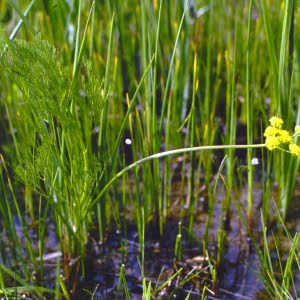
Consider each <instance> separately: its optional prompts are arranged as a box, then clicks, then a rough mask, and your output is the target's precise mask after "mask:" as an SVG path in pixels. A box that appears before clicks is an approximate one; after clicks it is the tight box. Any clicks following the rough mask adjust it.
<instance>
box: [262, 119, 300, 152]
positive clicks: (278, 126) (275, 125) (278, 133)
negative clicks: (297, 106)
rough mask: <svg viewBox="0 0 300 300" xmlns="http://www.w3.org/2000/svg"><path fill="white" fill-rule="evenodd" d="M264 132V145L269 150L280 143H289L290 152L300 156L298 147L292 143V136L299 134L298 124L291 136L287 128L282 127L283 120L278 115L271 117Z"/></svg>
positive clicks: (299, 126) (299, 127)
mask: <svg viewBox="0 0 300 300" xmlns="http://www.w3.org/2000/svg"><path fill="white" fill-rule="evenodd" d="M269 121H270V126H268V127H267V128H266V130H265V132H264V136H265V137H266V147H267V149H269V150H274V149H276V148H279V147H280V146H281V145H282V144H288V145H289V151H290V153H292V154H294V155H296V156H298V157H300V147H299V146H298V145H296V144H295V143H293V136H296V135H300V125H297V126H296V127H295V134H294V135H293V136H292V135H291V134H290V133H289V132H288V131H287V130H284V129H282V125H283V120H282V119H281V118H279V117H272V118H271V119H270V120H269Z"/></svg>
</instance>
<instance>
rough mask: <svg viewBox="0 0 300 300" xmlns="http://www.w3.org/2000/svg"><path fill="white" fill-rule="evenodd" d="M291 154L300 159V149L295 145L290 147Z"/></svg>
mask: <svg viewBox="0 0 300 300" xmlns="http://www.w3.org/2000/svg"><path fill="white" fill-rule="evenodd" d="M289 149H290V152H291V153H292V154H294V155H296V156H298V157H300V147H299V146H298V145H296V144H294V143H292V144H290V145H289Z"/></svg>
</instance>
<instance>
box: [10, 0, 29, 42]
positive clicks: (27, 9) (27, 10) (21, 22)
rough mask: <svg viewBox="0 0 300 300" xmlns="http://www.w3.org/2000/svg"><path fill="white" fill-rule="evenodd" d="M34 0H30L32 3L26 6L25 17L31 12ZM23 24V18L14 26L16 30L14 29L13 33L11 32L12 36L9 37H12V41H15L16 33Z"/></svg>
mask: <svg viewBox="0 0 300 300" xmlns="http://www.w3.org/2000/svg"><path fill="white" fill-rule="evenodd" d="M34 2H35V0H32V1H31V2H30V4H29V5H28V7H27V8H26V10H25V12H24V17H25V18H26V17H27V15H28V13H29V12H30V10H31V9H32V7H33V4H34ZM22 24H23V19H22V18H21V20H20V21H19V22H18V24H17V26H16V27H15V28H14V30H13V31H12V33H11V34H10V36H9V39H10V40H11V41H13V40H14V38H15V37H16V35H17V33H18V31H19V30H20V28H21V26H22Z"/></svg>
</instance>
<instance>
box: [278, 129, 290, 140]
mask: <svg viewBox="0 0 300 300" xmlns="http://www.w3.org/2000/svg"><path fill="white" fill-rule="evenodd" d="M278 131H279V135H278V139H279V142H280V143H291V142H292V141H293V139H292V137H291V135H290V133H289V132H288V131H287V130H283V129H280V130H278Z"/></svg>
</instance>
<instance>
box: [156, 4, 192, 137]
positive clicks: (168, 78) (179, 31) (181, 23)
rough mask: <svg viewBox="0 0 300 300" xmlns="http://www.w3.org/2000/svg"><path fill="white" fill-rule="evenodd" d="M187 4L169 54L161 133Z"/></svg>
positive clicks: (160, 124)
mask: <svg viewBox="0 0 300 300" xmlns="http://www.w3.org/2000/svg"><path fill="white" fill-rule="evenodd" d="M187 6H188V0H187V1H186V2H185V6H184V10H183V13H182V17H181V20H180V23H179V27H178V30H177V35H176V39H175V43H174V47H173V52H172V56H171V61H170V65H169V71H168V76H167V81H166V86H165V92H164V95H163V101H162V110H161V116H160V122H159V133H160V134H161V133H162V128H163V124H164V118H165V111H166V108H167V98H168V96H169V87H170V84H171V75H172V72H173V65H174V61H175V55H176V50H177V46H178V42H179V37H180V33H181V29H182V25H183V21H184V18H185V14H186V10H187Z"/></svg>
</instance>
